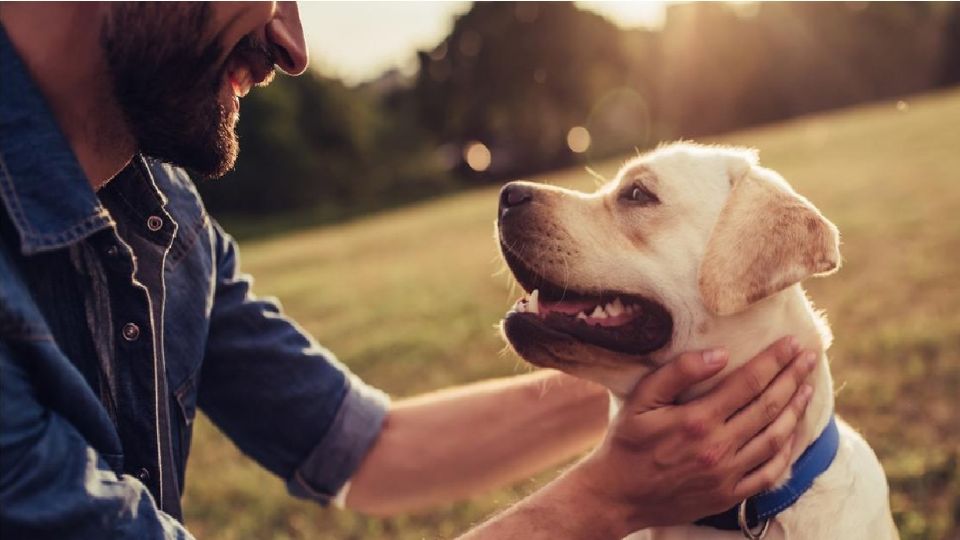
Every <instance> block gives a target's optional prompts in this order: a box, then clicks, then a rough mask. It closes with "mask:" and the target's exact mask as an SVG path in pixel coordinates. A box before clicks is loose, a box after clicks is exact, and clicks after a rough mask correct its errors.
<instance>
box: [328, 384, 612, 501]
mask: <svg viewBox="0 0 960 540" xmlns="http://www.w3.org/2000/svg"><path fill="white" fill-rule="evenodd" d="M607 411H608V397H607V392H606V391H605V390H604V389H603V388H602V387H600V386H599V385H595V384H593V383H589V382H586V381H583V380H580V379H575V378H573V377H571V376H569V375H566V374H563V373H560V372H556V371H540V372H536V373H530V374H527V375H521V376H516V377H511V378H508V379H499V380H492V381H486V382H481V383H476V384H471V385H467V386H463V387H459V388H454V389H450V390H444V391H440V392H436V393H432V394H427V395H424V396H418V397H415V398H411V399H407V400H401V401H398V402H395V403H394V404H393V406H392V407H391V409H390V412H389V415H388V416H387V420H386V422H385V424H384V428H383V431H382V432H381V434H380V436H379V438H378V439H377V442H376V443H375V444H374V446H373V448H372V449H371V451H370V453H369V454H368V455H367V457H366V458H365V459H364V461H363V462H362V464H361V466H360V469H359V470H358V471H357V474H356V475H355V476H354V477H353V480H352V482H351V487H350V491H349V494H348V496H347V500H346V504H347V506H348V507H349V508H352V509H355V510H359V511H362V512H365V513H369V514H375V515H389V514H395V513H399V512H404V511H411V510H418V509H422V508H426V507H429V506H433V505H436V504H439V503H443V502H448V501H451V500H454V499H462V498H464V497H467V496H470V495H473V494H476V493H480V492H482V491H485V490H489V489H493V488H496V487H499V486H503V485H506V484H509V483H511V482H515V481H517V480H520V479H522V478H528V477H530V476H531V475H533V474H535V473H537V472H539V471H542V470H543V469H545V468H547V467H550V466H552V465H557V464H559V463H561V462H563V461H564V460H566V459H569V458H571V457H573V456H575V455H577V454H578V453H580V452H584V451H586V450H587V449H588V448H589V447H590V446H591V445H593V444H596V442H597V441H598V440H599V439H600V436H601V435H602V433H603V430H604V427H605V426H606V424H607Z"/></svg>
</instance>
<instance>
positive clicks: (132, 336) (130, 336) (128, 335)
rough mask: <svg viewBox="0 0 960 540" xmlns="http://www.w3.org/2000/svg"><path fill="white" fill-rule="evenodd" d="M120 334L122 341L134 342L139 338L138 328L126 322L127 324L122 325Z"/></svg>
mask: <svg viewBox="0 0 960 540" xmlns="http://www.w3.org/2000/svg"><path fill="white" fill-rule="evenodd" d="M122 334H123V339H125V340H127V341H136V340H137V338H139V337H140V327H139V326H137V325H135V324H133V323H132V322H128V323H127V324H125V325H123V331H122Z"/></svg>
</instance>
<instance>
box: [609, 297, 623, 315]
mask: <svg viewBox="0 0 960 540" xmlns="http://www.w3.org/2000/svg"><path fill="white" fill-rule="evenodd" d="M606 311H607V313H609V314H610V316H611V317H616V316H618V315H623V311H624V310H623V302H621V301H620V299H619V298H617V299H615V300H614V301H613V302H610V303H609V304H607V307H606Z"/></svg>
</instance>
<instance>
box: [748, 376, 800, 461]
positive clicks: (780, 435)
mask: <svg viewBox="0 0 960 540" xmlns="http://www.w3.org/2000/svg"><path fill="white" fill-rule="evenodd" d="M811 395H813V388H811V387H810V386H807V385H804V386H802V387H800V389H799V390H797V393H796V394H794V396H793V399H791V400H790V405H789V406H788V407H787V408H786V409H785V410H784V411H783V412H782V413H781V414H780V416H779V417H778V418H777V419H776V420H775V421H774V422H773V423H772V424H770V425H769V426H767V428H766V429H764V430H763V432H761V433H760V434H759V435H757V436H756V437H754V438H753V439H751V440H750V441H749V442H747V444H745V445H744V446H743V448H741V449H740V450H739V451H738V452H737V455H736V457H735V458H734V460H735V461H734V463H735V467H736V470H738V471H741V473H742V474H746V473H747V472H748V471H752V470H754V469H756V468H757V467H759V466H760V465H762V464H764V463H766V462H767V461H768V460H770V459H771V458H773V457H774V456H776V455H777V452H779V451H780V450H781V449H783V447H784V446H786V445H787V441H788V440H790V438H791V437H792V436H793V434H794V431H795V430H796V428H797V424H798V423H799V422H800V418H802V417H803V412H804V411H805V410H806V409H807V404H808V403H810V396H811Z"/></svg>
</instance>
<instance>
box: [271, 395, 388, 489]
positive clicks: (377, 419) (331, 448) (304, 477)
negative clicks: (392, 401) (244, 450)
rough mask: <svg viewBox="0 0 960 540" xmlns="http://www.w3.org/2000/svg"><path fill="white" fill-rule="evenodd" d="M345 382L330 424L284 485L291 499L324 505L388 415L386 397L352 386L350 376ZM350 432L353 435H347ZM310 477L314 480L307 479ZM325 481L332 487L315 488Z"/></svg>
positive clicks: (342, 481) (358, 463)
mask: <svg viewBox="0 0 960 540" xmlns="http://www.w3.org/2000/svg"><path fill="white" fill-rule="evenodd" d="M347 380H348V383H347V387H346V390H345V392H344V395H343V398H342V399H341V401H340V406H339V407H338V408H337V413H336V414H335V415H334V419H333V422H332V423H331V424H330V426H329V428H327V430H326V432H325V433H324V434H323V436H322V437H321V438H320V440H319V442H318V443H317V444H316V446H314V447H313V449H311V451H310V453H309V454H308V455H307V457H306V458H304V460H303V462H301V463H300V465H299V466H298V467H297V469H296V470H295V471H294V474H293V477H292V478H291V479H290V481H288V489H289V490H290V491H291V493H292V494H294V495H300V496H303V495H306V496H308V497H310V498H312V499H314V500H316V501H319V502H321V503H323V504H328V503H329V502H330V500H331V499H333V497H335V496H336V494H337V492H338V491H340V489H341V488H342V487H343V485H344V484H345V483H346V482H348V481H349V480H350V477H351V476H353V474H354V473H355V472H356V469H357V467H359V466H360V463H361V461H362V460H363V457H364V456H366V455H367V453H368V452H369V451H370V448H371V447H372V446H373V444H374V443H375V442H376V440H377V438H378V437H379V436H380V433H381V431H382V430H383V422H384V421H385V419H386V417H387V414H388V412H389V397H388V396H387V395H386V394H384V393H383V392H381V391H379V390H376V389H374V388H371V387H368V386H366V385H364V384H362V383H359V382H358V383H355V382H354V376H348V378H347ZM351 429H353V430H354V431H353V432H351V431H349V430H351ZM345 441H349V446H344V445H343V443H344V442H345ZM318 463H319V466H318ZM310 476H313V477H315V478H312V479H310V478H308V477H310ZM318 480H319V481H320V482H318ZM327 481H332V484H331V485H328V486H322V485H318V484H321V483H322V482H327ZM328 489H329V492H328V491H327V490H328Z"/></svg>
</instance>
